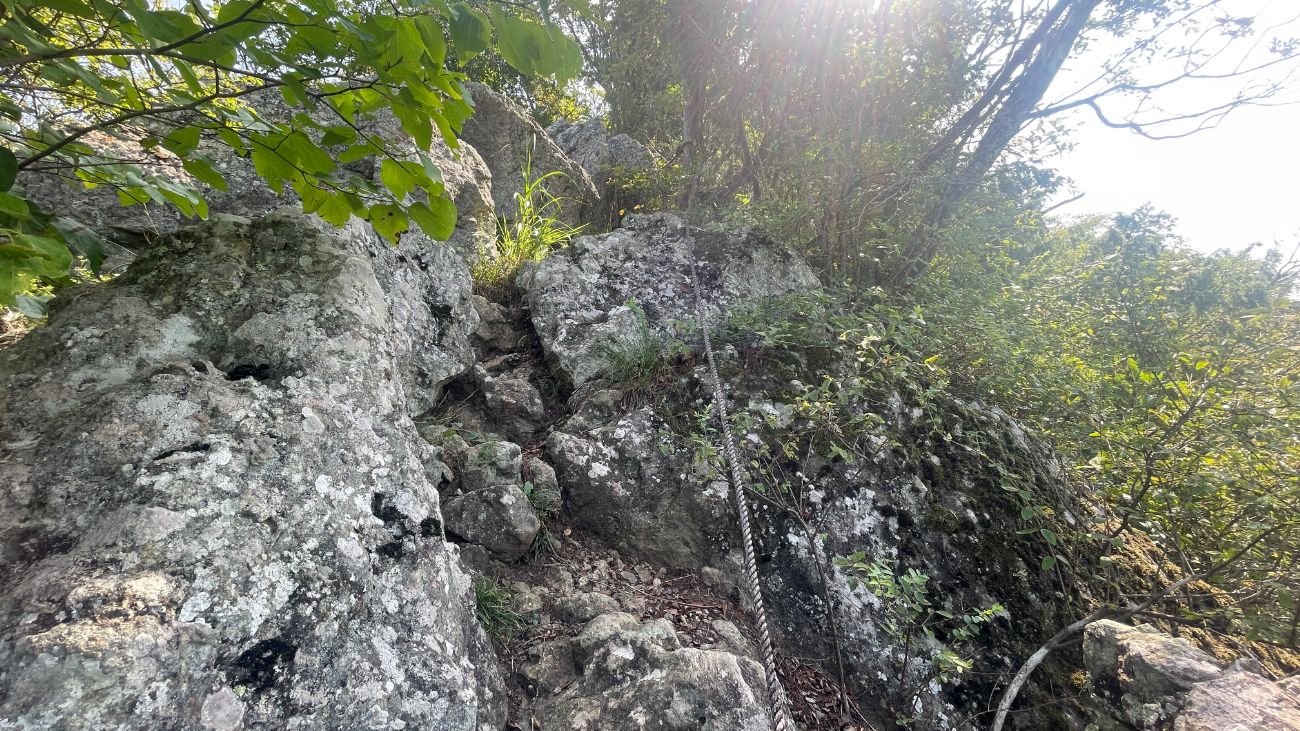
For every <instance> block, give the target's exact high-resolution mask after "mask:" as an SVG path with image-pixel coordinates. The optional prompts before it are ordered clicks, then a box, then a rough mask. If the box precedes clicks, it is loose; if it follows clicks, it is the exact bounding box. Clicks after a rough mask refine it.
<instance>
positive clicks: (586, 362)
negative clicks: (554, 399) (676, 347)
mask: <svg viewBox="0 0 1300 731" xmlns="http://www.w3.org/2000/svg"><path fill="white" fill-rule="evenodd" d="M624 224H625V225H624V227H623V228H621V229H619V230H617V231H612V232H610V233H607V234H601V235H599V236H580V237H578V239H576V240H575V241H574V242H573V243H572V244H571V245H570V246H569V247H568V248H565V249H561V250H560V251H557V252H555V253H554V254H552V255H551V256H549V257H547V258H546V259H544V260H543V261H541V262H539V263H537V264H533V265H530V266H529V267H527V268H525V270H524V271H523V272H522V273H521V274H520V278H519V284H520V286H521V287H522V288H523V289H524V292H525V295H524V297H525V300H526V301H527V303H528V306H529V308H530V309H531V312H532V319H533V325H534V327H535V328H536V330H537V335H538V337H539V338H540V339H541V342H542V347H543V348H544V349H545V351H546V354H547V355H548V356H550V357H551V358H552V359H554V361H555V365H556V367H557V368H558V369H559V370H560V372H561V374H562V375H563V376H564V377H565V378H566V379H567V380H568V381H569V382H570V383H571V384H572V385H573V386H575V387H576V386H580V385H582V384H584V383H586V382H588V381H590V380H591V379H592V378H594V377H595V376H597V375H598V374H599V373H600V372H601V370H602V369H603V368H604V367H605V361H606V358H605V354H604V351H605V349H606V348H607V347H609V346H610V345H616V346H617V345H619V344H620V343H624V344H632V345H637V344H639V343H629V341H635V340H637V339H638V338H640V337H641V336H642V335H643V332H642V331H643V329H644V328H643V326H647V327H648V328H649V329H650V331H651V332H652V333H653V335H655V336H658V337H663V338H670V337H673V336H676V335H679V334H680V332H679V331H678V329H677V327H676V326H677V325H681V324H685V323H689V322H694V321H695V291H694V288H693V287H692V285H691V266H690V263H691V258H692V257H694V258H695V259H696V260H697V262H698V274H699V278H700V286H701V287H703V289H704V297H705V306H706V317H707V318H708V319H709V320H710V321H711V322H714V321H716V320H717V318H718V315H719V313H720V312H721V311H722V309H723V308H724V307H728V308H729V307H733V306H736V305H743V304H745V303H754V302H758V301H760V300H762V299H764V298H768V297H775V296H780V295H784V294H790V293H793V292H806V291H808V290H811V289H814V288H816V287H818V286H819V284H818V281H817V277H816V275H815V274H813V272H812V269H810V268H809V267H808V265H807V264H806V263H805V262H804V261H803V259H801V258H800V257H798V256H797V255H795V254H794V253H793V252H792V251H790V250H789V249H787V248H785V247H783V246H781V245H779V244H777V243H776V242H774V241H772V240H771V239H770V238H767V237H765V236H763V235H761V234H758V233H755V232H750V231H742V232H726V231H708V230H703V229H699V228H695V227H692V226H688V225H687V224H686V223H685V222H684V221H683V220H682V219H680V218H678V217H677V216H674V215H671V214H667V213H657V214H651V215H637V216H628V217H627V219H626V220H625V222H624ZM633 304H634V305H635V307H633V306H630V305H633ZM638 309H639V310H640V311H641V313H644V316H645V321H644V322H642V321H641V320H640V319H639V315H638V312H637V310H638Z"/></svg>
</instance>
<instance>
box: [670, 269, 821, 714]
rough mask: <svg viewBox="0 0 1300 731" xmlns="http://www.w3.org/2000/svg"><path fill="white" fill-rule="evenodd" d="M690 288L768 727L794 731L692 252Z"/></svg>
mask: <svg viewBox="0 0 1300 731" xmlns="http://www.w3.org/2000/svg"><path fill="white" fill-rule="evenodd" d="M691 288H692V289H694V290H695V319H696V322H697V323H699V326H700V332H701V333H703V335H704V357H705V359H706V361H707V362H708V366H709V379H710V380H712V381H713V413H714V415H715V416H717V417H718V425H719V430H718V431H719V433H720V434H721V435H722V453H723V455H724V456H725V457H726V459H727V466H728V467H729V468H730V471H731V492H732V495H734V496H735V499H736V512H737V513H738V514H739V516H740V537H741V544H742V546H743V548H744V551H743V553H744V555H745V585H746V586H745V588H746V590H747V591H748V592H749V601H750V604H751V605H752V606H753V608H754V623H755V624H756V625H757V627H758V641H759V644H760V645H761V647H760V649H761V650H762V652H763V670H764V674H765V675H766V676H767V697H768V703H769V704H770V705H771V707H772V726H773V727H774V728H775V729H776V731H797V728H798V727H797V726H795V724H794V717H793V716H791V715H790V702H789V699H787V698H786V695H785V687H784V686H782V685H781V676H779V675H778V674H777V672H776V652H775V651H773V649H772V635H771V633H770V632H769V631H768V629H767V612H766V611H765V610H764V609H763V591H762V589H761V588H759V584H758V562H757V561H756V560H755V559H754V534H753V531H752V529H751V527H750V518H749V500H748V499H746V497H745V483H744V481H743V479H742V478H741V474H740V459H739V458H738V457H737V456H736V440H735V437H734V436H732V433H731V420H730V418H729V417H728V415H727V395H726V392H725V391H723V389H722V379H721V378H719V377H718V364H717V361H716V359H715V358H714V357H713V343H712V341H711V340H710V339H709V327H708V323H707V322H706V321H705V318H704V295H703V294H702V289H701V287H700V278H699V275H698V273H697V272H696V266H695V256H694V252H692V255H691Z"/></svg>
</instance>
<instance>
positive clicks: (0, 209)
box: [0, 193, 31, 219]
mask: <svg viewBox="0 0 1300 731" xmlns="http://www.w3.org/2000/svg"><path fill="white" fill-rule="evenodd" d="M0 214H4V215H6V216H10V217H13V218H18V219H23V218H27V217H29V216H30V215H31V209H30V208H29V207H28V206H27V201H26V200H23V199H22V198H19V197H18V196H16V195H14V194H12V193H0Z"/></svg>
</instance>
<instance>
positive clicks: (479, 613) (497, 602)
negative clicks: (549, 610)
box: [474, 576, 523, 638]
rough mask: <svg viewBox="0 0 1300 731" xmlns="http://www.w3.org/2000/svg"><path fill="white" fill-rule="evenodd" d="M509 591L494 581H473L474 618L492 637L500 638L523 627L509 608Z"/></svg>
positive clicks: (476, 579)
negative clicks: (476, 618)
mask: <svg viewBox="0 0 1300 731" xmlns="http://www.w3.org/2000/svg"><path fill="white" fill-rule="evenodd" d="M510 597H511V594H510V590H509V589H508V588H506V587H505V586H504V585H502V584H501V583H500V582H498V581H496V580H495V579H491V578H489V577H487V576H479V577H477V578H475V579H474V605H475V609H474V616H476V617H478V622H479V624H481V625H483V629H484V630H486V631H487V633H488V634H489V635H491V636H492V637H496V638H499V637H502V636H504V635H506V634H508V633H509V632H511V631H513V630H516V629H518V628H519V627H522V626H523V620H522V619H521V618H520V617H519V615H518V614H516V613H515V611H514V610H513V609H511V608H510Z"/></svg>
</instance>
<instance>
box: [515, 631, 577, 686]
mask: <svg viewBox="0 0 1300 731" xmlns="http://www.w3.org/2000/svg"><path fill="white" fill-rule="evenodd" d="M573 650H574V640H573V639H572V638H569V637H561V638H560V639H557V640H550V641H549V642H542V643H540V644H537V645H534V646H532V647H529V648H528V650H527V651H526V652H527V657H526V660H525V661H524V663H523V665H522V666H521V667H520V668H519V674H520V676H522V679H523V681H524V690H525V691H526V692H527V693H528V694H529V695H530V696H532V697H536V696H539V695H541V696H551V695H555V694H557V693H559V692H560V691H562V690H564V689H565V688H567V687H568V686H569V684H570V683H572V682H573V681H575V680H577V679H578V666H577V663H576V662H575V661H574V659H573Z"/></svg>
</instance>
